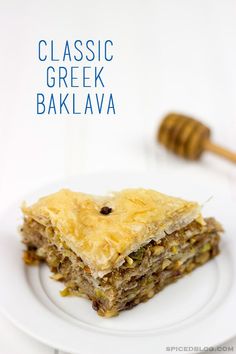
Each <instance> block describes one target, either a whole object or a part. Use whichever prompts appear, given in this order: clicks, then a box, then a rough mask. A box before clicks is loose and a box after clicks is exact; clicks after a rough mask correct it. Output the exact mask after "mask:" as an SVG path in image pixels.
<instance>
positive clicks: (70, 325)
mask: <svg viewBox="0 0 236 354" xmlns="http://www.w3.org/2000/svg"><path fill="white" fill-rule="evenodd" d="M184 176H185V177H184ZM140 186H142V187H148V188H154V189H157V190H160V191H163V192H165V193H169V194H173V195H176V196H181V197H184V198H188V199H192V200H198V201H199V202H200V203H202V202H205V201H206V200H207V199H208V198H209V197H211V196H213V198H212V200H211V201H210V202H208V203H206V205H205V206H204V215H214V216H215V217H216V218H218V219H219V220H220V221H221V222H222V223H223V225H224V227H225V230H226V232H225V235H224V237H223V241H222V243H221V254H220V255H219V256H218V257H216V259H214V260H212V261H210V262H209V263H208V264H206V265H204V266H203V267H201V268H199V269H197V270H195V271H194V272H193V273H192V274H190V275H188V276H185V277H184V278H183V279H180V280H179V281H178V282H176V283H175V284H172V285H170V286H168V287H167V288H165V289H164V290H163V291H162V292H160V293H159V294H158V295H157V296H155V297H154V298H153V299H151V300H150V301H148V302H147V303H145V304H141V305H139V306H137V307H136V308H134V309H132V310H130V311H125V312H123V313H121V314H120V316H118V317H114V318H111V319H104V318H101V317H99V316H97V314H96V312H95V311H94V310H93V309H92V308H91V303H90V302H89V301H87V300H85V299H81V298H76V297H75V298H73V297H68V298H62V297H60V295H59V290H60V289H62V288H63V285H62V284H60V283H59V282H56V281H54V280H52V279H50V278H49V276H50V272H49V270H48V269H47V267H46V266H44V265H43V266H40V267H27V266H25V265H24V264H23V262H22V260H21V251H22V245H21V243H20V241H19V236H18V234H17V232H16V228H17V225H18V224H19V223H20V221H21V215H20V211H19V204H18V203H17V205H15V206H14V207H13V208H12V209H10V210H8V211H7V213H6V214H5V215H4V216H3V219H2V222H1V223H0V228H1V229H0V237H1V247H0V282H1V291H0V304H1V308H2V311H3V312H4V313H5V314H6V315H7V316H8V317H9V318H10V319H11V320H12V321H13V322H14V323H15V324H16V325H17V326H18V327H19V328H21V329H22V330H23V331H25V332H26V333H28V334H29V335H31V336H33V337H34V338H36V339H38V340H40V341H42V342H44V343H46V344H48V345H50V346H53V347H56V348H58V349H62V350H65V351H68V352H73V353H81V354H95V353H96V354H111V353H112V354H120V353H129V354H143V353H148V354H152V353H153V354H154V353H157V352H164V351H165V350H166V347H171V346H174V347H176V346H198V347H199V346H201V347H203V346H214V345H218V344H220V343H222V342H224V341H226V340H228V339H230V338H231V337H233V336H234V335H235V334H236V327H235V326H233V316H232V315H233V313H234V312H235V305H236V287H235V271H236V266H235V260H234V253H235V249H236V238H235V234H236V225H235V215H234V205H232V202H231V201H230V197H229V194H228V190H227V188H226V186H224V185H223V184H222V183H221V182H220V181H217V180H216V179H215V178H214V179H213V178H212V176H206V175H204V176H202V177H201V176H199V175H198V176H197V178H195V177H194V174H191V178H190V176H189V175H186V174H185V173H184V172H183V171H182V172H181V173H175V174H172V173H165V172H163V173H162V174H160V173H158V176H155V175H154V174H152V175H138V174H137V175H126V174H119V173H117V174H112V175H111V174H110V175H109V174H103V175H89V176H88V175H87V176H78V177H77V178H73V179H70V180H66V181H61V182H56V183H55V184H53V185H51V186H47V187H46V188H43V189H41V190H40V191H37V192H35V193H33V194H32V195H31V196H28V197H26V200H27V201H28V202H32V201H34V200H36V199H37V198H38V197H40V196H42V195H44V194H47V193H49V192H53V191H55V190H57V189H58V188H60V187H70V188H72V189H76V190H80V191H84V192H89V193H97V194H100V193H105V192H107V191H111V190H116V189H120V188H124V187H140ZM230 319H231V321H232V322H231V321H230Z"/></svg>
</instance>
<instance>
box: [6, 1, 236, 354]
mask: <svg viewBox="0 0 236 354" xmlns="http://www.w3.org/2000/svg"><path fill="white" fill-rule="evenodd" d="M0 10H1V11H0V26H1V28H0V29H1V31H0V37H1V38H0V39H1V58H0V63H1V69H2V70H1V80H0V93H1V98H0V99H1V105H0V166H1V173H0V195H1V201H0V212H2V211H3V210H4V209H5V208H6V207H7V206H8V205H10V204H11V203H13V202H14V201H15V200H16V199H19V198H22V197H23V196H24V194H26V193H28V192H29V191H31V190H33V189H35V188H37V187H40V186H42V185H43V184H46V183H49V182H51V181H53V180H55V179H60V178H64V177H67V176H71V175H76V174H79V173H81V172H83V173H93V172H99V171H101V172H102V171H114V170H118V171H132V172H133V171H137V172H141V171H147V170H148V171H150V173H156V174H158V170H159V169H162V168H171V169H172V170H174V169H183V170H185V171H187V173H189V174H190V176H191V173H195V172H194V171H195V168H196V166H199V167H197V171H198V172H196V173H199V174H203V175H204V174H206V175H207V174H208V173H214V176H215V178H218V179H220V180H221V183H224V184H227V186H228V188H229V189H230V192H231V196H232V199H233V200H234V201H235V204H236V183H235V182H236V166H234V165H233V164H231V163H228V162H225V161H222V160H220V159H218V158H217V157H213V156H210V155H208V154H207V155H205V156H204V157H203V159H202V161H201V162H199V163H197V165H196V163H188V162H185V161H182V160H178V159H177V158H175V157H173V156H171V155H169V154H168V153H166V152H165V151H164V150H163V149H162V148H161V147H159V146H157V144H156V143H155V139H154V138H155V130H156V127H157V125H158V122H159V121H160V119H161V117H162V116H163V115H164V114H165V113H166V112H168V111H170V110H175V111H182V112H186V113H189V114H194V115H195V116H196V117H198V118H200V119H202V120H204V121H205V122H207V124H209V125H210V126H211V127H212V128H213V130H214V139H215V141H217V142H218V143H220V144H223V145H226V146H228V147H229V148H231V149H232V150H236V142H235V132H236V97H235V96H236V64H235V63H236V21H235V18H236V2H235V1H234V0H225V1H221V0H178V1H176V0H158V1H154V0H153V1H150V0H148V1H141V0H140V1H134V0H131V1H125V0H120V1H114V2H113V3H112V2H110V1H108V0H101V1H99V2H97V1H95V0H90V1H86V2H85V1H82V0H79V1H76V0H74V1H71V0H70V1H66V2H65V1H61V0H59V1H56V0H53V1H50V2H47V1H46V0H42V1H40V2H36V1H26V0H25V1H14V0H10V1H7V0H5V1H3V0H1V1H0ZM108 37H109V38H111V39H112V40H113V41H114V44H115V45H114V53H115V60H114V62H113V63H112V66H111V68H110V69H108V74H109V75H108V78H107V82H108V87H109V90H112V92H113V93H114V96H115V97H116V100H117V114H116V117H115V118H113V117H98V116H96V115H94V116H93V117H92V118H91V117H84V118H68V117H66V116H64V117H56V118H55V117H37V116H36V115H35V93H36V92H37V91H38V90H40V85H41V86H42V70H41V67H40V65H39V63H38V62H37V60H36V52H35V48H36V45H37V41H38V40H39V39H42V38H48V39H51V38H52V39H54V40H55V41H58V42H61V41H63V40H65V39H79V38H83V39H85V38H108ZM188 171H189V172H188ZM234 311H235V309H234ZM235 314H236V313H234V314H233V313H232V315H235ZM225 345H228V346H231V345H233V346H234V351H236V338H234V339H232V340H231V341H229V342H228V343H226V344H225ZM219 352H220V351H219ZM23 353H24V354H28V353H29V354H32V353H33V354H37V353H39V354H47V353H51V354H53V353H55V349H54V348H49V347H47V346H45V345H43V344H41V343H38V342H36V341H35V340H33V339H31V338H29V337H28V336H26V335H25V334H23V333H21V332H20V331H19V330H18V329H16V328H15V327H14V326H13V325H12V324H11V323H10V322H9V321H8V320H7V319H5V318H4V317H3V316H2V315H0V354H23ZM81 354H83V353H81ZM91 354H96V353H91Z"/></svg>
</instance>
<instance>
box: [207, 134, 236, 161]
mask: <svg viewBox="0 0 236 354" xmlns="http://www.w3.org/2000/svg"><path fill="white" fill-rule="evenodd" d="M204 149H205V150H208V151H211V152H213V153H214V154H216V155H219V156H222V157H224V158H226V159H228V160H230V161H232V162H234V163H236V153H234V152H232V151H230V150H227V149H225V148H223V147H222V146H219V145H216V144H214V143H212V142H211V141H210V140H208V139H207V140H205V141H204Z"/></svg>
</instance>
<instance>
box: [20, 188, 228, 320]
mask: <svg viewBox="0 0 236 354" xmlns="http://www.w3.org/2000/svg"><path fill="white" fill-rule="evenodd" d="M22 211H23V214H24V222H23V225H22V227H21V234H22V239H23V243H24V244H25V246H26V250H25V251H24V257H23V258H24V261H25V263H26V264H29V265H31V264H38V263H40V262H46V263H47V264H48V266H49V267H50V269H51V271H52V273H53V276H52V277H53V278H54V279H55V280H58V281H61V282H62V283H64V285H65V288H64V289H63V290H62V291H61V295H62V296H70V295H75V296H83V297H86V298H88V299H89V300H91V302H92V306H93V308H94V310H95V311H97V313H98V314H99V315H101V316H105V317H111V316H115V315H117V314H118V313H119V312H120V311H123V310H127V309H131V308H132V307H134V306H136V305H138V304H139V303H142V302H145V301H147V300H149V299H151V298H152V297H153V296H154V295H155V294H156V293H158V292H159V291H160V290H162V289H163V288H164V287H165V286H166V285H168V284H170V283H173V282H175V281H176V280H177V279H179V278H181V277H183V276H184V275H185V274H188V273H190V272H192V271H193V270H194V269H195V268H197V267H199V266H200V265H203V264H204V263H206V262H207V261H209V260H210V259H211V258H213V257H215V256H216V255H217V254H218V253H219V240H220V233H221V232H222V227H221V225H220V224H219V223H218V222H217V221H216V220H215V219H214V218H205V219H204V218H203V217H202V215H201V208H200V206H199V204H198V203H195V202H189V201H185V200H183V199H180V198H175V197H170V196H168V195H165V194H162V193H159V192H157V191H154V190H148V189H125V190H122V191H120V192H115V193H112V194H110V195H107V196H94V195H90V194H84V193H79V192H73V191H71V190H68V189H63V190H60V191H59V192H57V193H55V194H51V195H49V196H46V197H43V198H41V199H39V201H38V202H37V203H35V204H33V205H31V206H26V205H23V207H22ZM173 301H174V299H173ZM78 306H80V304H79V302H78Z"/></svg>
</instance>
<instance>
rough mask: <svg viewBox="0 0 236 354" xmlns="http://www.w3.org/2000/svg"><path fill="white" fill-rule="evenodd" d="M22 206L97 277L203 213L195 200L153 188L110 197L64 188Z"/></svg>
mask: <svg viewBox="0 0 236 354" xmlns="http://www.w3.org/2000/svg"><path fill="white" fill-rule="evenodd" d="M22 210H23V213H24V214H25V216H26V217H29V218H32V219H34V220H36V221H37V222H38V223H40V224H42V225H44V226H45V227H51V228H53V231H54V234H55V235H56V236H57V237H58V238H59V240H60V241H61V242H62V244H64V245H66V247H69V248H71V249H72V250H73V251H74V252H75V253H76V254H77V255H78V256H79V257H81V259H82V260H83V261H84V263H85V264H86V265H88V266H89V267H90V269H91V272H92V274H93V276H94V277H102V276H103V275H104V274H107V273H109V272H110V271H112V269H113V268H115V267H118V266H120V265H121V264H122V263H123V262H124V259H125V257H126V256H127V255H128V254H129V253H131V252H133V251H136V250H137V249H138V248H140V247H141V246H143V245H144V244H146V243H148V242H149V241H151V240H153V239H154V240H158V239H160V238H162V237H164V236H165V235H166V234H169V233H172V232H173V231H176V230H178V229H180V228H182V227H184V226H186V225H188V224H189V223H190V222H192V221H193V220H194V219H196V218H198V217H199V216H200V207H199V205H198V204H197V203H193V202H188V201H185V200H182V199H179V198H174V197H170V196H167V195H165V194H162V193H159V192H156V191H154V190H149V189H125V190H123V191H121V192H116V193H113V194H111V195H109V196H107V197H97V196H92V195H89V194H84V193H78V192H72V191H70V190H68V189H63V190H60V191H59V192H57V193H55V194H51V195H49V196H47V197H43V198H41V199H39V201H38V202H37V203H35V204H33V205H32V206H30V207H27V206H23V207H22ZM49 234H50V233H49Z"/></svg>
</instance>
